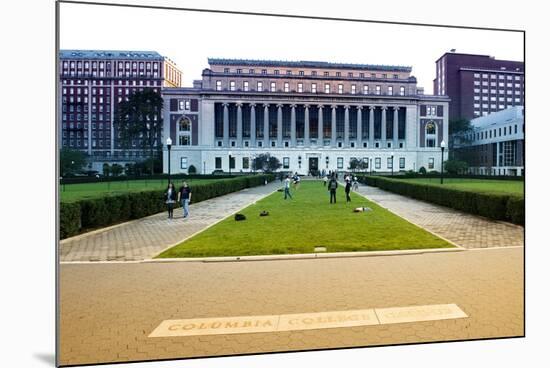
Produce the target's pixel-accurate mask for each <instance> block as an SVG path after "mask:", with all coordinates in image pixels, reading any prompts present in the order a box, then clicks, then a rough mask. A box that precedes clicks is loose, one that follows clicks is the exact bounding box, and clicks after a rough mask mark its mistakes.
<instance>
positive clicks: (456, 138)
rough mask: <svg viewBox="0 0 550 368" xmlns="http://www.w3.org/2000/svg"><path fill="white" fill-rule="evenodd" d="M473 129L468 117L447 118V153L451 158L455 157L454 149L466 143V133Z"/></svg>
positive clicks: (467, 141)
mask: <svg viewBox="0 0 550 368" xmlns="http://www.w3.org/2000/svg"><path fill="white" fill-rule="evenodd" d="M472 130H473V127H472V123H471V122H470V120H468V119H464V118H458V119H452V120H449V142H448V147H449V155H450V157H451V159H455V158H457V157H456V155H455V153H456V149H457V148H459V147H460V146H462V145H465V144H468V143H469V140H468V139H467V137H468V133H469V132H471V131H472Z"/></svg>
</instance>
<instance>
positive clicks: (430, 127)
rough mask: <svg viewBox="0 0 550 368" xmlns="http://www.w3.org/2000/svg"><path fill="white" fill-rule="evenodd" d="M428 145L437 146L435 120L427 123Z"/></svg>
mask: <svg viewBox="0 0 550 368" xmlns="http://www.w3.org/2000/svg"><path fill="white" fill-rule="evenodd" d="M425 129H426V147H435V146H436V137H437V135H436V133H437V126H436V125H435V123H434V122H433V121H430V122H428V124H426V128H425Z"/></svg>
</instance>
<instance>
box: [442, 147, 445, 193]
mask: <svg viewBox="0 0 550 368" xmlns="http://www.w3.org/2000/svg"><path fill="white" fill-rule="evenodd" d="M444 151H445V141H441V184H443V152H444Z"/></svg>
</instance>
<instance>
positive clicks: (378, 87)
mask: <svg viewBox="0 0 550 368" xmlns="http://www.w3.org/2000/svg"><path fill="white" fill-rule="evenodd" d="M380 89H381V87H380V86H376V92H375V94H377V95H379V94H380Z"/></svg>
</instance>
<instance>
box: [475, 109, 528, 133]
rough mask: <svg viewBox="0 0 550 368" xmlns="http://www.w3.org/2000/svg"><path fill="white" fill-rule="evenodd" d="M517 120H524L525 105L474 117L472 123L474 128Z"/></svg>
mask: <svg viewBox="0 0 550 368" xmlns="http://www.w3.org/2000/svg"><path fill="white" fill-rule="evenodd" d="M517 120H523V106H512V107H509V108H507V109H504V110H500V111H497V112H493V113H491V114H489V115H486V116H480V117H479V118H475V119H472V121H471V123H472V127H473V128H474V129H481V128H485V127H487V126H490V125H498V124H504V123H507V122H510V121H517Z"/></svg>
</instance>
